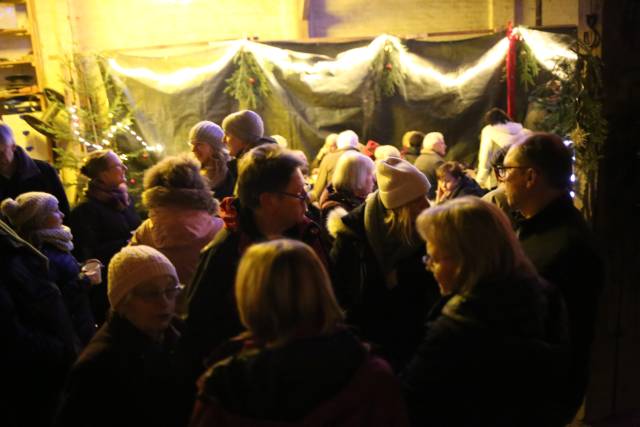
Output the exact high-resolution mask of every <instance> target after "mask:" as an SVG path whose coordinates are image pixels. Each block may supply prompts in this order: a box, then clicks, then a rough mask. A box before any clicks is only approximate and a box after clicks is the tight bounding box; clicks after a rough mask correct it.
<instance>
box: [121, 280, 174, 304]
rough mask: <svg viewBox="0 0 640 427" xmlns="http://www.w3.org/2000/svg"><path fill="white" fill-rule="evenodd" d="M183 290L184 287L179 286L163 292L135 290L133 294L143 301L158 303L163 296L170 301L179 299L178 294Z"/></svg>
mask: <svg viewBox="0 0 640 427" xmlns="http://www.w3.org/2000/svg"><path fill="white" fill-rule="evenodd" d="M183 289H184V285H182V284H178V285H175V286H172V287H170V288H166V289H162V290H148V291H146V290H145V291H140V290H134V291H133V292H131V293H132V294H133V295H134V296H135V297H137V298H140V299H141V300H143V301H147V302H151V301H157V300H159V299H161V298H162V297H163V296H164V297H165V298H166V299H168V300H172V299H175V297H177V296H178V294H179V293H180V292H182V291H183Z"/></svg>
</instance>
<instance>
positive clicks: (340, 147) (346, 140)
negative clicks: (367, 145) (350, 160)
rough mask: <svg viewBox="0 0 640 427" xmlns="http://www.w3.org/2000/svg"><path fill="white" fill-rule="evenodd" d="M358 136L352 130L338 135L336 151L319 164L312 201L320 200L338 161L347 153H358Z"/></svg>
mask: <svg viewBox="0 0 640 427" xmlns="http://www.w3.org/2000/svg"><path fill="white" fill-rule="evenodd" d="M358 143H359V141H358V135H357V134H356V133H355V132H354V131H352V130H345V131H342V132H340V133H339V134H338V138H337V140H336V147H337V149H336V151H334V152H332V153H329V154H327V155H326V156H325V157H324V158H323V159H322V162H321V163H320V170H319V171H318V177H317V178H316V182H315V183H314V184H313V195H312V197H313V200H314V201H316V200H320V196H321V195H322V192H323V191H324V189H325V188H326V186H327V185H329V183H330V182H331V176H332V175H333V171H334V169H335V168H336V164H337V163H338V159H339V158H340V156H342V155H343V154H344V153H346V152H347V151H358V148H357V147H358Z"/></svg>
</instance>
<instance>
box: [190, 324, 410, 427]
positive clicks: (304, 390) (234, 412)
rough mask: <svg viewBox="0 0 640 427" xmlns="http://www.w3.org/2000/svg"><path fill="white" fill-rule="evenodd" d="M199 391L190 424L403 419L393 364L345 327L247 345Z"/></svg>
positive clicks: (398, 422)
mask: <svg viewBox="0 0 640 427" xmlns="http://www.w3.org/2000/svg"><path fill="white" fill-rule="evenodd" d="M199 390H200V392H199V396H198V401H197V402H196V406H195V410H194V414H193V418H192V421H191V426H192V427H196V426H197V427H205V426H272V427H276V426H283V427H284V426H302V425H304V426H309V427H313V426H326V425H331V426H353V427H356V426H362V427H364V426H367V427H370V426H371V427H375V426H381V427H382V426H385V427H386V426H405V425H408V421H407V417H406V412H405V408H404V402H403V401H402V398H401V395H400V390H399V386H398V384H397V380H396V378H395V377H394V376H393V373H392V372H391V369H390V368H389V366H388V365H387V364H386V363H385V362H384V361H383V360H381V359H379V358H376V357H374V356H372V355H370V354H369V353H368V351H367V350H366V348H365V347H364V346H363V345H362V344H361V343H360V342H359V341H358V340H357V339H356V338H355V337H354V336H353V335H351V334H350V333H349V332H347V331H342V332H338V333H336V334H334V335H330V336H320V337H312V338H301V339H298V340H295V341H293V342H291V343H288V344H286V345H285V346H283V347H278V348H269V349H265V348H254V349H245V350H244V351H241V352H240V353H239V354H236V355H234V356H232V357H230V358H228V359H226V360H224V361H222V362H220V363H218V364H216V365H214V366H213V367H212V368H210V369H209V370H208V371H207V372H206V373H205V374H204V375H203V376H202V378H201V380H200V381H199Z"/></svg>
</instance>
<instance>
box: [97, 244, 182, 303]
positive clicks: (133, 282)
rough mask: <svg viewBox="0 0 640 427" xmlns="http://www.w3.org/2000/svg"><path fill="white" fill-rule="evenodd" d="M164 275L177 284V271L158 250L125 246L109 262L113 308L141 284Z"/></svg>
mask: <svg viewBox="0 0 640 427" xmlns="http://www.w3.org/2000/svg"><path fill="white" fill-rule="evenodd" d="M164 275H169V276H172V277H173V278H174V279H175V280H176V283H177V282H178V274H177V273H176V269H175V267H174V266H173V264H171V261H169V258H167V257H166V256H164V255H163V254H162V253H161V252H159V251H158V250H156V249H154V248H152V247H150V246H145V245H139V246H125V247H124V248H122V249H121V250H120V252H118V253H117V254H115V255H114V256H113V258H111V261H110V262H109V289H108V291H107V296H108V297H109V303H110V304H111V307H113V308H116V307H118V304H120V303H121V302H122V300H123V299H124V298H125V297H126V296H127V295H128V294H129V293H130V292H131V291H132V290H134V289H135V288H136V287H138V285H140V284H141V283H143V282H145V281H147V280H150V279H153V278H156V277H160V276H164Z"/></svg>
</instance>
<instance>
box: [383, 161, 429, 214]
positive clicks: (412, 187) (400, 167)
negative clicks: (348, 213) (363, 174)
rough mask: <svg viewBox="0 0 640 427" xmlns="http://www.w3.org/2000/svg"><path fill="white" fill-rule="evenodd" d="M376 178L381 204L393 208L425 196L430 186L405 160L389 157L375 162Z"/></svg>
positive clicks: (422, 175)
mask: <svg viewBox="0 0 640 427" xmlns="http://www.w3.org/2000/svg"><path fill="white" fill-rule="evenodd" d="M376 179H377V181H378V190H379V192H380V199H381V200H382V204H384V206H385V207H386V208H387V209H395V208H398V207H400V206H404V205H406V204H407V203H409V202H411V201H413V200H415V199H417V198H418V197H420V196H426V195H427V192H428V191H429V189H430V188H431V184H429V180H428V179H427V177H426V176H425V175H424V174H423V173H422V172H420V171H419V170H418V169H417V168H416V167H415V166H413V165H412V164H411V163H409V162H408V161H406V160H403V159H399V158H397V157H389V158H388V159H386V160H379V161H377V162H376Z"/></svg>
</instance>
